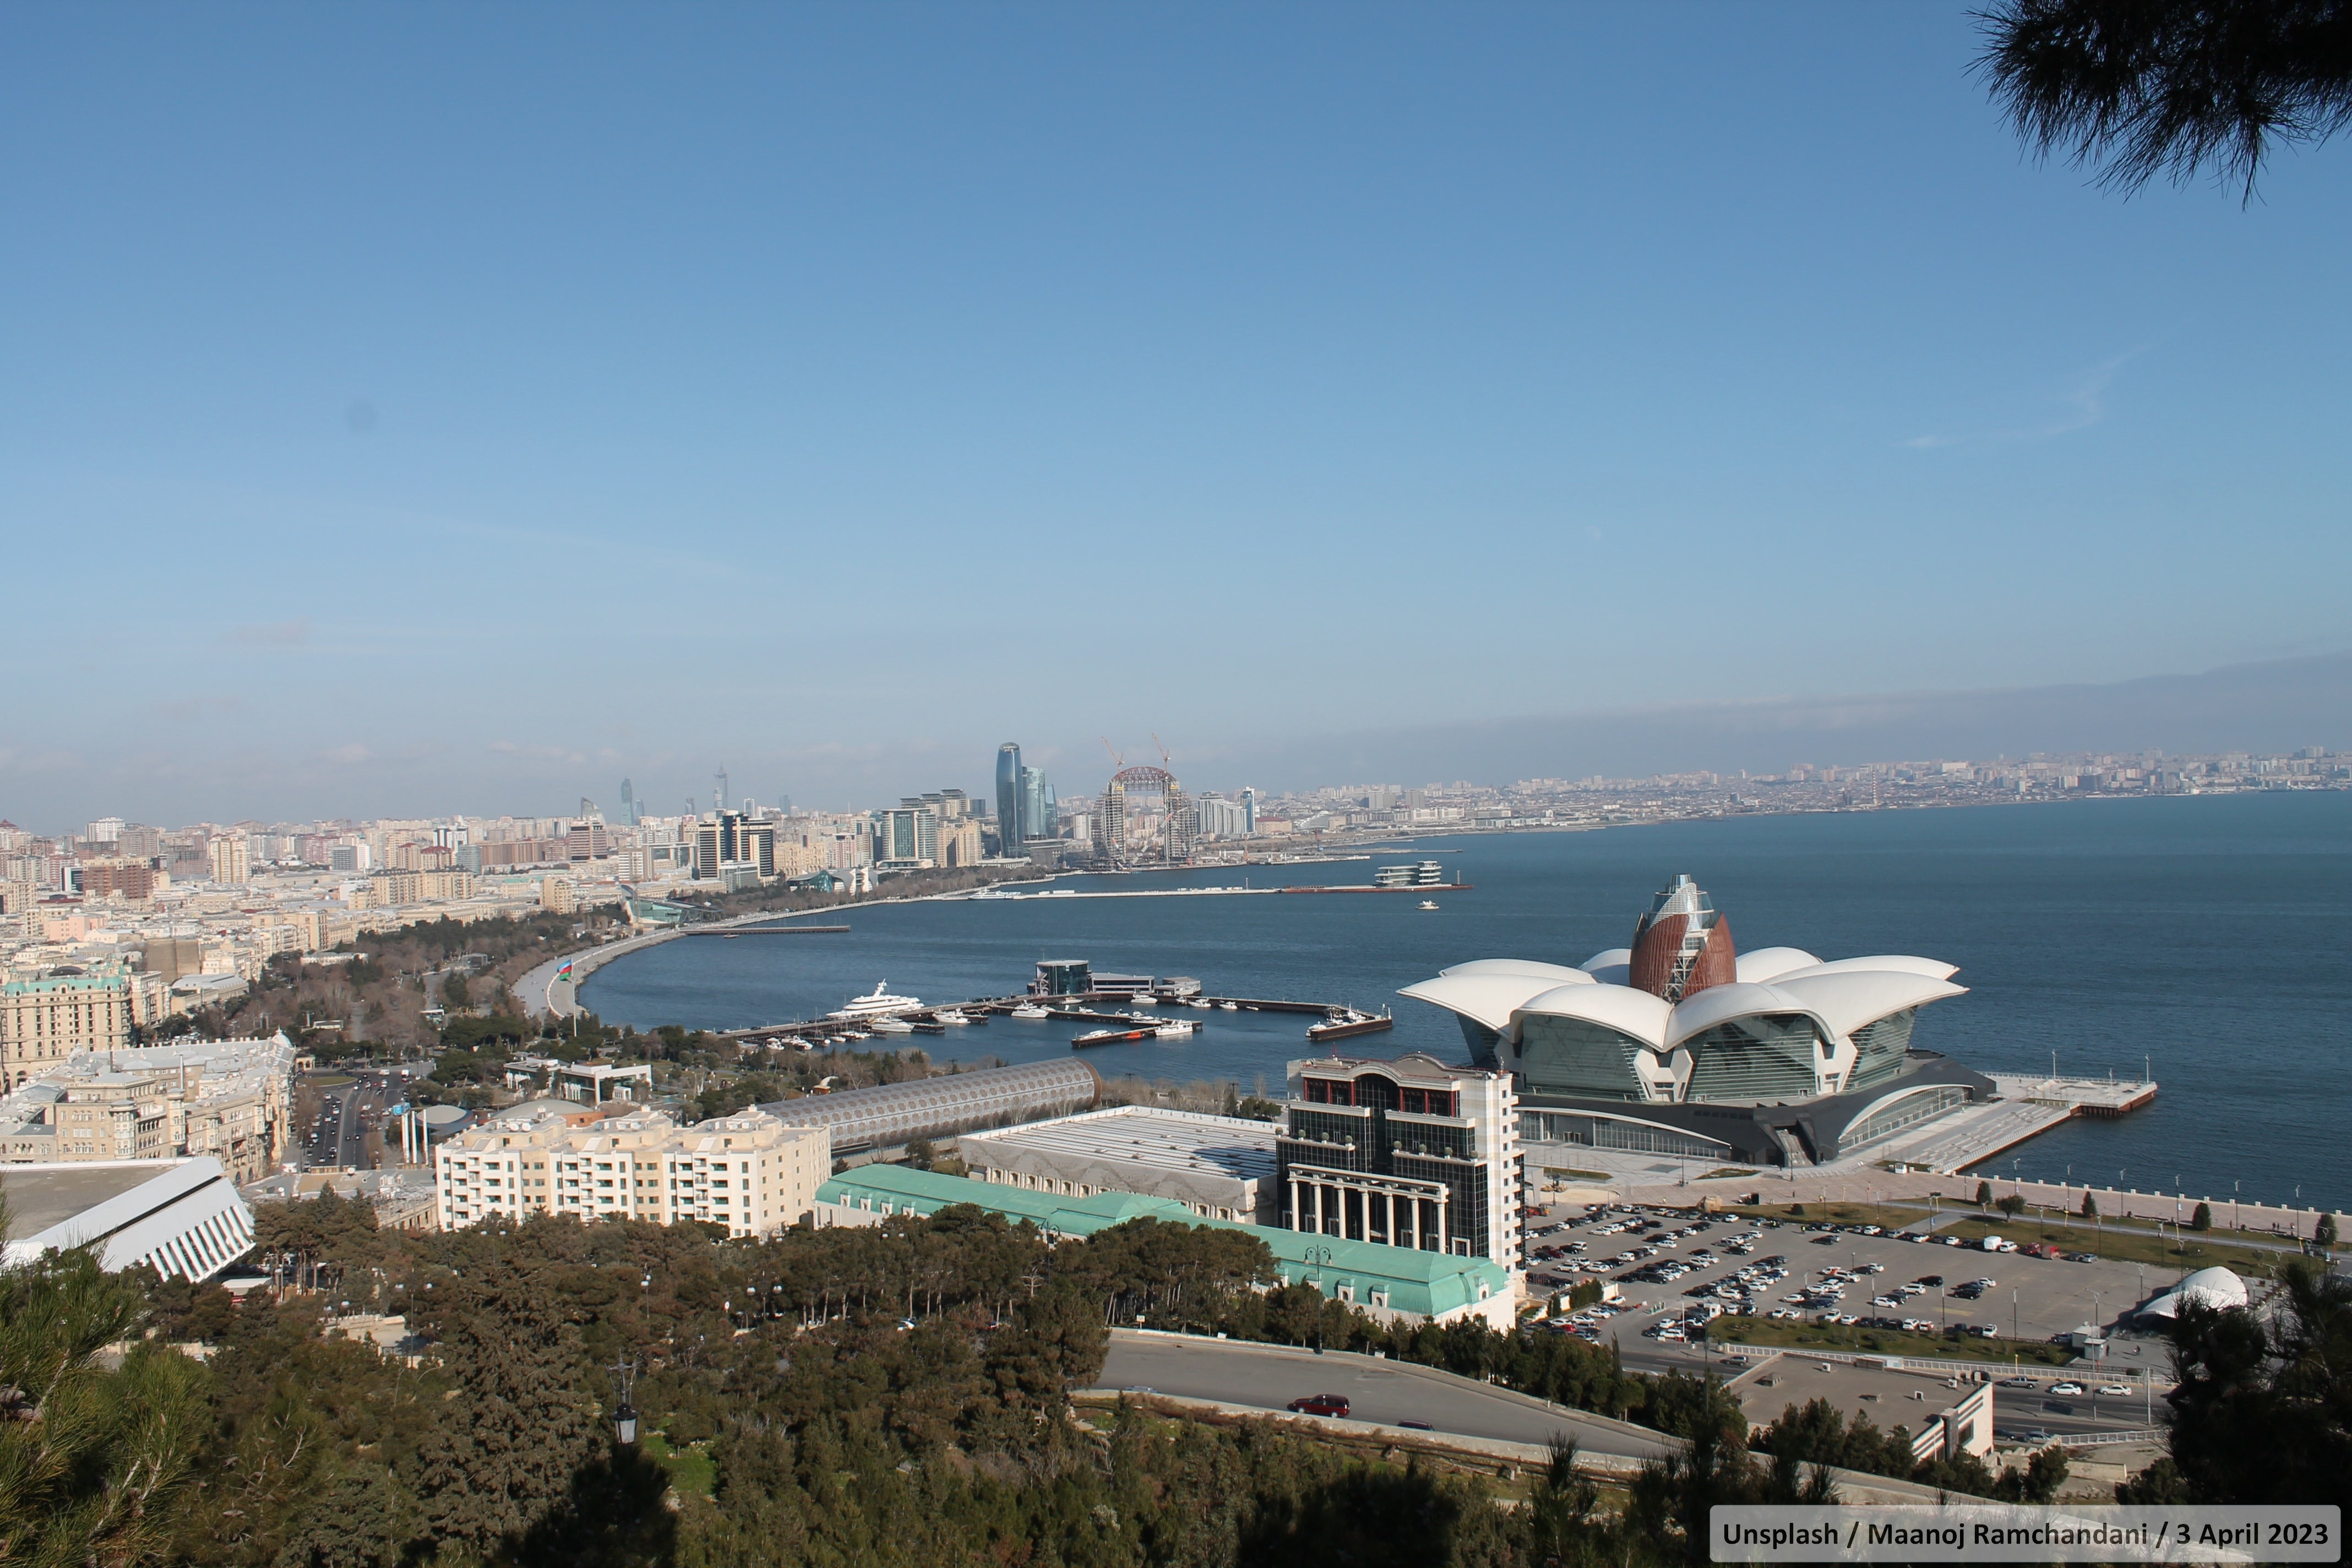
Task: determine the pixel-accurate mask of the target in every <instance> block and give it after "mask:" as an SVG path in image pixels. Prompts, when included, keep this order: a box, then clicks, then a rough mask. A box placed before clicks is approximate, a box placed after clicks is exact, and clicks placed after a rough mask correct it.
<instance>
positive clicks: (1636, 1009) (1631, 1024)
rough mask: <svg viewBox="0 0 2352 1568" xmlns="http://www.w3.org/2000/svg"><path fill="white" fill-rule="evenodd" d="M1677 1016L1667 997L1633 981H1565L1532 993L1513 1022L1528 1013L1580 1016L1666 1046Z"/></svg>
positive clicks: (1657, 1047)
mask: <svg viewBox="0 0 2352 1568" xmlns="http://www.w3.org/2000/svg"><path fill="white" fill-rule="evenodd" d="M1673 1016H1674V1009H1673V1008H1672V1007H1669V1006H1667V1005H1666V1004H1665V1003H1664V1001H1662V1000H1661V999H1659V998H1658V997H1655V996H1653V995H1651V994H1649V993H1648V992H1646V991H1637V990H1635V989H1634V988H1633V986H1631V985H1599V984H1592V985H1561V986H1557V987H1555V988H1554V989H1552V990H1549V991H1547V992H1545V993H1543V994H1541V995H1539V996H1531V997H1529V998H1528V1000H1527V1001H1526V1002H1524V1003H1522V1004H1521V1005H1519V1006H1518V1007H1517V1009H1515V1010H1514V1012H1513V1014H1512V1017H1511V1022H1512V1024H1513V1025H1514V1026H1517V1023H1518V1021H1519V1020H1520V1019H1521V1018H1525V1017H1550V1018H1580V1019H1582V1020H1584V1021H1585V1022H1586V1023H1588V1024H1601V1025H1603V1026H1607V1027H1609V1028H1612V1029H1615V1030H1617V1031H1618V1032H1619V1033H1621V1034H1625V1035H1631V1036H1632V1037H1633V1038H1635V1039H1637V1040H1639V1041H1641V1042H1642V1043H1643V1045H1645V1046H1648V1047H1651V1048H1652V1049H1654V1050H1664V1049H1665V1048H1666V1026H1667V1025H1668V1024H1669V1023H1670V1022H1671V1021H1672V1019H1673Z"/></svg>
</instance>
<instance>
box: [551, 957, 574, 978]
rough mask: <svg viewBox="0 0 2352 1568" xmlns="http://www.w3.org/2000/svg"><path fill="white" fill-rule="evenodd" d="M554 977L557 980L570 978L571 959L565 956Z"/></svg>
mask: <svg viewBox="0 0 2352 1568" xmlns="http://www.w3.org/2000/svg"><path fill="white" fill-rule="evenodd" d="M555 977H556V978H557V979H558V980H569V979H571V978H572V961H571V960H570V959H568V958H567V959H565V960H564V961H563V967H562V968H561V969H559V970H557V971H556V972H555Z"/></svg>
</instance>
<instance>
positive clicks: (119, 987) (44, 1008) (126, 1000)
mask: <svg viewBox="0 0 2352 1568" xmlns="http://www.w3.org/2000/svg"><path fill="white" fill-rule="evenodd" d="M140 1022H142V1019H141V1018H140V1017H139V1016H138V998H137V996H136V994H135V987H134V985H133V983H132V980H131V974H130V973H128V972H127V971H121V972H116V973H100V974H87V973H82V972H80V971H79V970H77V969H71V968H68V969H66V970H61V971H58V972H56V973H49V974H46V975H42V976H40V977H38V978H36V979H30V980H11V981H9V982H7V983H6V984H0V1089H16V1088H17V1087H19V1086H21V1085H22V1084H24V1083H26V1081H28V1080H29V1079H32V1078H33V1077H35V1076H36V1075H37V1074H39V1073H42V1072H45V1071H47V1070H50V1069H52V1068H58V1067H62V1066H63V1065H64V1064H65V1062H66V1059H67V1058H69V1057H71V1056H72V1055H73V1054H74V1053H75V1052H76V1051H104V1050H110V1049H113V1048H115V1047H121V1046H128V1045H129V1044H130V1043H131V1027H132V1026H133V1025H135V1024H138V1023H140Z"/></svg>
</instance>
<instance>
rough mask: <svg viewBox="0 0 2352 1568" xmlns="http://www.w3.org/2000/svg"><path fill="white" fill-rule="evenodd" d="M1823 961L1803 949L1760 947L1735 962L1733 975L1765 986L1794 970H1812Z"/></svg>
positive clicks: (1744, 953)
mask: <svg viewBox="0 0 2352 1568" xmlns="http://www.w3.org/2000/svg"><path fill="white" fill-rule="evenodd" d="M1818 963H1821V960H1820V959H1818V958H1815V957H1814V956H1813V955H1812V954H1811V953H1810V952H1806V951H1805V950H1804V949H1803V948H1801V947H1759V948H1758V949H1757V950H1756V951H1755V952H1743V953H1741V954H1740V955H1739V957H1738V960H1737V961H1736V962H1735V965H1734V968H1733V975H1734V977H1735V978H1737V979H1740V980H1747V981H1753V982H1755V983H1756V984H1765V983H1766V982H1768V981H1772V980H1777V979H1779V978H1780V976H1781V975H1783V974H1787V973H1790V971H1792V970H1798V969H1811V968H1812V967H1813V966H1814V965H1815V964H1818Z"/></svg>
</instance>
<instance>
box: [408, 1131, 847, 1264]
mask: <svg viewBox="0 0 2352 1568" xmlns="http://www.w3.org/2000/svg"><path fill="white" fill-rule="evenodd" d="M577 1111H578V1108H577V1107H574V1106H568V1105H567V1106H563V1107H561V1108H548V1109H541V1108H538V1107H530V1106H526V1107H519V1108H518V1109H517V1110H516V1111H511V1112H509V1113H506V1114H505V1115H502V1116H499V1117H495V1118H493V1119H492V1120H491V1121H488V1122H486V1123H484V1124H483V1125H482V1126H481V1127H480V1128H478V1129H476V1130H475V1131H470V1132H465V1133H460V1134H459V1135H458V1136H457V1137H456V1138H453V1139H451V1140H450V1141H449V1142H446V1143H445V1144H443V1145H442V1146H441V1147H440V1148H439V1149H438V1150H436V1152H435V1154H436V1158H435V1165H434V1191H435V1196H436V1207H437V1210H438V1213H439V1217H440V1222H441V1226H442V1228H444V1229H451V1228H454V1227H456V1226H467V1225H476V1224H478V1223H480V1222H481V1221H483V1220H486V1219H488V1218H491V1217H493V1216H495V1215H505V1216H507V1217H509V1218H513V1219H520V1218H523V1217H526V1216H528V1215H532V1214H559V1215H561V1214H569V1215H578V1216H579V1217H581V1218H582V1219H597V1218H602V1217H605V1216H613V1217H617V1218H627V1219H643V1220H651V1221H654V1222H655V1223H656V1224H659V1225H676V1224H677V1223H678V1222H679V1221H681V1220H688V1219H696V1220H704V1221H708V1222H709V1223H712V1224H716V1225H723V1226H726V1227H727V1233H728V1234H729V1235H730V1236H739V1237H758V1236H769V1235H772V1234H774V1233H775V1232H776V1231H779V1230H782V1229H783V1228H784V1227H786V1226H793V1225H799V1224H801V1223H803V1221H804V1220H806V1219H807V1218H808V1217H809V1216H810V1215H814V1213H815V1210H816V1190H817V1188H818V1187H820V1186H822V1185H824V1183H825V1182H826V1180H827V1179H829V1178H830V1177H831V1175H832V1173H833V1133H832V1131H831V1129H829V1128H824V1127H787V1126H786V1125H784V1124H783V1123H782V1122H781V1121H777V1120H776V1119H775V1118H774V1117H772V1116H770V1115H769V1114H767V1113H766V1112H765V1111H761V1110H746V1111H742V1112H740V1113H739V1114H737V1115H734V1116H721V1117H717V1118H714V1119H713V1120H711V1121H698V1122H695V1123H693V1124H692V1125H690V1126H680V1125H679V1124H678V1123H677V1122H675V1121H671V1120H670V1119H669V1118H668V1117H667V1116H665V1115H663V1114H662V1113H661V1112H659V1111H654V1110H640V1111H635V1112H632V1113H629V1114H626V1115H620V1116H607V1117H604V1119H602V1120H600V1121H593V1122H589V1123H587V1124H585V1125H578V1126H575V1125H573V1121H575V1120H576V1118H577Z"/></svg>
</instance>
